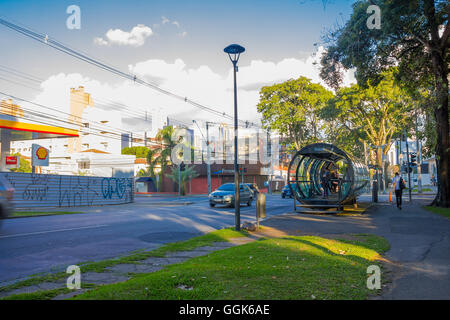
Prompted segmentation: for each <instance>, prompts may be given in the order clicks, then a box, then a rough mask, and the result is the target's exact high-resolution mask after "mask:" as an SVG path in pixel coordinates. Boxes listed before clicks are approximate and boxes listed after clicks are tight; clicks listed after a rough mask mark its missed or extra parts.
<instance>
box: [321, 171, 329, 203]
mask: <svg viewBox="0 0 450 320" xmlns="http://www.w3.org/2000/svg"><path fill="white" fill-rule="evenodd" d="M321 182H322V188H323V197H324V198H326V197H328V191H329V188H330V186H329V183H330V171H329V170H328V169H325V171H324V173H323V175H322V181H321Z"/></svg>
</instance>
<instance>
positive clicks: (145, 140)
mask: <svg viewBox="0 0 450 320" xmlns="http://www.w3.org/2000/svg"><path fill="white" fill-rule="evenodd" d="M145 122H147V111H145ZM144 146H145V147H147V128H145V131H144Z"/></svg>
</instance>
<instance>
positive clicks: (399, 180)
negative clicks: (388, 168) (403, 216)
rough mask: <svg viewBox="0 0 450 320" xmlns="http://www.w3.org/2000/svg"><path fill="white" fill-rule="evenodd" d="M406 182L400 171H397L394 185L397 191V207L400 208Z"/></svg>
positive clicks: (393, 181)
mask: <svg viewBox="0 0 450 320" xmlns="http://www.w3.org/2000/svg"><path fill="white" fill-rule="evenodd" d="M404 185H405V182H404V181H403V178H402V177H400V175H399V174H398V172H396V173H395V177H394V179H393V180H392V187H393V189H394V192H395V201H396V202H397V208H398V209H399V210H402V192H403V188H404Z"/></svg>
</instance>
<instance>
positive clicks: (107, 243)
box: [0, 195, 293, 286]
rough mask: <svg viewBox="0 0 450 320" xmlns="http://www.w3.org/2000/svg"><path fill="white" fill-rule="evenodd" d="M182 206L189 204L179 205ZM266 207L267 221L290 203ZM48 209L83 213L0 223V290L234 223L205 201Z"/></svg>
mask: <svg viewBox="0 0 450 320" xmlns="http://www.w3.org/2000/svg"><path fill="white" fill-rule="evenodd" d="M186 202H189V203H191V204H189V205H183V203H186ZM266 206H267V212H268V217H271V216H274V215H278V214H281V213H286V212H290V211H292V208H293V200H291V199H281V196H280V195H273V196H270V195H268V196H267V204H266ZM51 210H55V211H82V212H88V213H87V214H86V213H85V214H71V215H59V216H42V217H30V218H20V219H7V220H5V221H3V226H2V228H1V229H0V286H1V285H5V284H8V283H11V282H14V281H15V280H18V279H22V278H24V277H27V276H30V275H33V274H36V273H42V272H49V271H57V270H65V269H66V268H67V267H68V266H69V265H72V264H77V263H81V262H86V261H97V260H102V259H108V258H114V257H117V256H120V255H123V254H125V253H128V252H130V251H133V250H138V249H152V248H156V247H158V246H161V245H162V244H164V243H167V242H174V241H181V240H186V239H188V238H191V237H194V236H198V235H201V234H204V233H206V232H210V231H213V230H215V229H220V228H223V227H230V226H234V223H235V222H234V219H235V218H234V209H232V208H225V207H220V206H217V207H215V208H210V207H209V202H208V200H207V197H206V196H194V197H182V198H178V197H161V196H158V197H145V196H142V197H140V196H138V197H136V201H135V203H132V204H124V205H114V206H102V207H77V208H67V209H66V208H53V209H48V210H47V209H46V210H45V211H51ZM39 211H44V210H42V209H39ZM255 213H256V204H255V202H253V204H252V206H251V207H247V206H246V205H244V206H242V207H241V223H242V222H244V221H255Z"/></svg>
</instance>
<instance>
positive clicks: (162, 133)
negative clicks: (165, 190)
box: [156, 126, 179, 190]
mask: <svg viewBox="0 0 450 320" xmlns="http://www.w3.org/2000/svg"><path fill="white" fill-rule="evenodd" d="M173 132H174V129H173V127H172V126H167V127H165V128H163V129H160V130H159V131H158V133H157V134H156V140H157V141H158V142H159V143H160V146H159V148H157V149H156V152H157V153H158V156H157V158H156V162H157V163H159V164H160V166H161V171H160V173H159V175H160V179H159V183H158V184H159V185H158V190H162V175H163V174H164V172H165V171H166V168H167V167H168V166H170V165H172V161H171V155H172V150H173V148H175V146H176V145H177V143H179V141H174V140H172V136H173Z"/></svg>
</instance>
